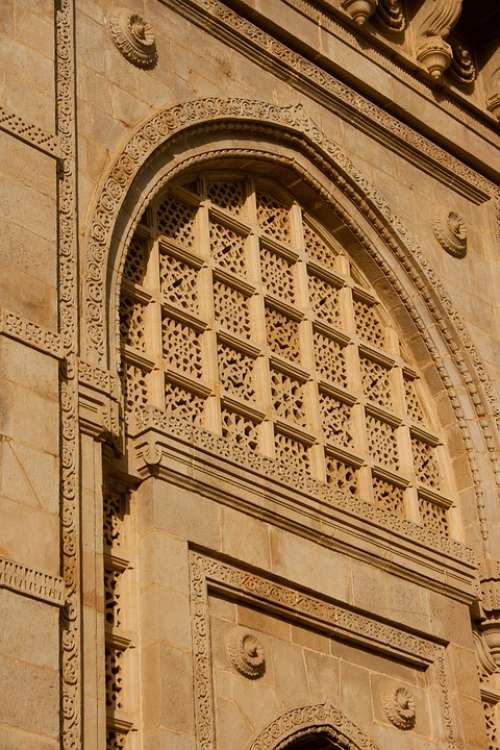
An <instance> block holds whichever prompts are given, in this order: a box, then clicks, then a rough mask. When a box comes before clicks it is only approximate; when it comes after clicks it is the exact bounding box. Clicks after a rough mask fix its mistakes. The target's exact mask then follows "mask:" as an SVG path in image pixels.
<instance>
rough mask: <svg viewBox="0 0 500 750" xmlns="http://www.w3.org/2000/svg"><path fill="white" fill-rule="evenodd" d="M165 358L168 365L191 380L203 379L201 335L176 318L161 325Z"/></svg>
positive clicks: (167, 319)
mask: <svg viewBox="0 0 500 750" xmlns="http://www.w3.org/2000/svg"><path fill="white" fill-rule="evenodd" d="M161 332H162V344H163V356H164V357H165V361H166V363H167V365H168V366H169V367H171V368H173V369H175V370H179V371H180V372H182V373H183V374H184V375H187V376H189V377H191V378H202V377H203V352H202V343H201V334H200V332H199V331H197V330H196V329H195V328H192V327H191V326H189V325H186V324H185V323H182V322H180V321H179V320H175V319H174V318H167V317H164V318H163V320H162V323H161Z"/></svg>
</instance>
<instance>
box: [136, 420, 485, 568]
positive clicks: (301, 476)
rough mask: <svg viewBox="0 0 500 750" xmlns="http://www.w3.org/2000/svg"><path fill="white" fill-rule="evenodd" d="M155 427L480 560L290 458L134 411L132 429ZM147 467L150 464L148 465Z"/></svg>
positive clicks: (463, 558) (457, 555)
mask: <svg viewBox="0 0 500 750" xmlns="http://www.w3.org/2000/svg"><path fill="white" fill-rule="evenodd" d="M150 428H153V429H157V430H159V431H161V432H164V433H165V434H167V435H171V436H173V437H175V438H176V439H179V440H182V441H184V442H185V443H187V444H188V445H191V446H194V447H196V448H200V449H202V450H206V451H208V452H210V453H212V454H214V455H216V456H217V457H218V458H219V459H223V460H228V461H230V462H232V463H235V464H237V465H239V466H243V467H245V468H247V469H248V470H250V471H252V472H255V473H258V474H259V475H263V476H266V477H268V478H269V479H271V480H274V481H276V482H279V483H283V484H285V485H287V486H288V487H291V488H294V489H295V490H297V491H299V492H303V493H305V494H306V495H308V496H310V497H313V498H316V499H318V500H320V501H321V502H323V503H325V504H326V505H328V506H330V507H334V508H336V509H339V510H343V511H345V512H347V513H348V514H350V515H351V516H354V517H356V518H363V519H365V520H369V521H370V522H371V523H372V524H375V525H377V526H379V527H380V528H382V529H386V530H388V531H391V532H393V533H395V534H398V535H400V536H403V537H405V538H406V539H409V540H411V541H413V542H415V543H416V544H419V545H424V546H425V547H431V548H432V549H434V550H437V551H439V552H440V553H442V554H444V555H447V556H449V557H451V558H454V559H456V560H459V561H460V562H462V563H465V564H466V565H470V566H474V565H475V564H476V557H475V554H474V551H473V550H472V549H470V548H469V547H465V546H464V545H463V544H461V543H460V542H457V541H456V540H455V539H450V538H449V537H447V536H444V535H442V534H439V533H437V532H435V531H432V530H430V529H427V528H424V527H423V526H421V525H420V524H416V523H413V522H412V521H408V520H406V519H403V518H401V517H400V516H398V515H396V514H392V513H388V512H387V511H385V510H382V509H380V508H378V507H377V506H376V505H375V504H374V503H370V502H368V501H364V500H361V499H360V498H357V497H356V498H352V497H350V496H349V495H347V494H345V493H343V492H339V491H337V490H335V489H333V488H332V487H331V486H330V485H328V484H325V483H324V482H320V481H319V480H317V479H313V478H312V477H311V476H309V474H307V473H306V472H304V471H300V470H297V469H293V468H291V467H290V466H289V465H287V464H285V463H281V462H279V461H277V460H274V459H271V458H267V457H266V456H262V455H261V454H259V453H257V452H255V451H252V450H250V449H248V448H246V446H243V445H241V444H239V443H237V442H232V441H231V440H229V439H227V438H222V437H219V436H218V435H215V434H214V433H212V432H208V431H207V430H203V429H202V428H200V427H193V426H192V425H191V424H189V423H188V422H185V421H184V420H182V419H180V418H178V417H173V416H170V415H168V414H166V413H165V412H162V411H159V410H158V409H155V408H154V407H152V406H150V407H146V408H144V409H141V410H140V411H138V412H136V413H135V415H134V424H131V425H130V429H131V434H132V435H139V434H142V433H143V432H144V431H146V430H148V429H150ZM143 449H145V450H146V451H149V452H150V451H151V444H150V443H149V442H148V443H147V444H146V445H144V446H143V445H142V443H140V441H137V450H138V451H139V452H141V451H142V450H143ZM154 453H155V460H154V466H155V470H156V471H157V467H158V464H159V463H160V461H161V452H160V451H159V450H158V449H157V448H156V449H155V450H154ZM141 455H142V454H141ZM143 458H144V462H145V463H146V464H147V465H148V467H149V466H150V464H151V461H149V460H148V456H147V455H146V456H144V457H143ZM148 470H150V469H149V468H148Z"/></svg>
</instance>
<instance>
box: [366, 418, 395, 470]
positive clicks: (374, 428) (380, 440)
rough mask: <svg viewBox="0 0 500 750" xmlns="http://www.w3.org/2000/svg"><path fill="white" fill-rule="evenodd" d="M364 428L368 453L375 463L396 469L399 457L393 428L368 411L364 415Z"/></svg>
mask: <svg viewBox="0 0 500 750" xmlns="http://www.w3.org/2000/svg"><path fill="white" fill-rule="evenodd" d="M366 428H367V432H368V443H369V446H370V453H371V455H372V458H373V460H374V461H375V463H377V464H380V465H381V466H388V467H390V468H391V469H394V470H398V469H399V457H398V444H397V440H396V430H395V428H394V427H393V426H392V425H390V424H389V423H388V422H384V421H383V420H381V419H377V417H375V416H373V414H370V413H367V415H366Z"/></svg>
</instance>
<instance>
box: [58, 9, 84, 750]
mask: <svg viewBox="0 0 500 750" xmlns="http://www.w3.org/2000/svg"><path fill="white" fill-rule="evenodd" d="M55 14H56V15H55V19H56V108H57V112H56V120H57V131H58V136H59V139H60V147H61V151H62V154H63V159H62V167H61V170H60V174H59V179H58V269H59V327H60V332H61V335H62V339H63V350H64V355H65V362H64V365H63V367H62V368H61V377H60V399H61V456H62V458H61V509H60V512H61V518H62V522H61V536H62V539H61V555H62V561H61V564H62V574H63V578H64V585H65V601H66V603H65V610H64V616H63V619H62V654H61V659H62V685H61V700H62V715H61V734H62V746H63V747H64V749H65V750H78V748H80V747H81V693H80V673H81V654H80V637H81V633H80V552H79V526H80V519H79V498H78V494H79V490H78V476H79V465H78V463H79V462H78V428H77V425H78V422H77V417H78V412H77V409H78V378H77V360H76V356H77V351H78V332H77V312H78V299H77V295H78V286H77V226H76V223H77V206H76V173H75V170H76V132H75V128H76V122H75V115H76V111H75V61H74V54H75V48H74V22H75V21H74V0H59V3H58V4H57V5H56V10H55Z"/></svg>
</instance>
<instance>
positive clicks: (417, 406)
mask: <svg viewBox="0 0 500 750" xmlns="http://www.w3.org/2000/svg"><path fill="white" fill-rule="evenodd" d="M404 384H405V396H406V410H407V412H408V416H409V417H410V419H412V420H413V422H422V423H425V421H426V420H425V414H424V410H423V408H422V404H421V403H420V399H419V397H418V394H417V389H416V386H415V381H414V379H413V378H404Z"/></svg>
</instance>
